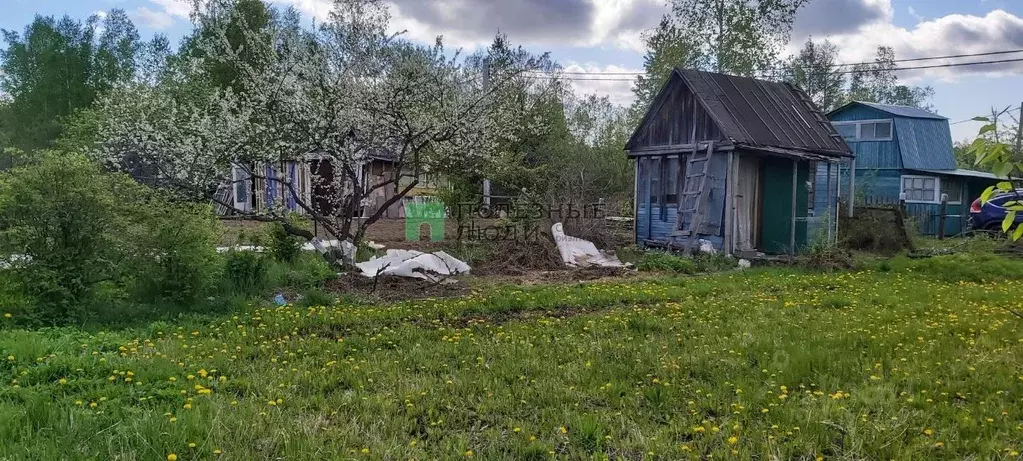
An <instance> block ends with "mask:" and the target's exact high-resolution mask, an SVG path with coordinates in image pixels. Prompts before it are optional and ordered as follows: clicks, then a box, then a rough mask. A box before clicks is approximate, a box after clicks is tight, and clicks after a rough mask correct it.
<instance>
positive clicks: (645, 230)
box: [636, 153, 728, 249]
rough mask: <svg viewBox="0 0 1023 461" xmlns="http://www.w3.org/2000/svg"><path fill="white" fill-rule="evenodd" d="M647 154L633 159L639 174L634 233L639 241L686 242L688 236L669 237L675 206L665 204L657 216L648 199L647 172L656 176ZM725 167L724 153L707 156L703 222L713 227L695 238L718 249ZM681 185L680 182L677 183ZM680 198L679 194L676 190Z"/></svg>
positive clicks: (658, 207) (705, 225)
mask: <svg viewBox="0 0 1023 461" xmlns="http://www.w3.org/2000/svg"><path fill="white" fill-rule="evenodd" d="M650 158H651V157H638V158H637V160H636V165H637V168H639V175H638V181H639V183H638V184H637V188H636V190H637V192H638V194H639V196H638V197H637V198H636V230H637V232H636V236H637V240H638V242H639V243H642V242H643V241H644V240H650V241H656V242H660V243H670V244H671V245H675V246H683V245H685V244H686V243H687V242H688V240H689V239H688V237H680V236H672V235H671V234H672V232H674V230H675V219H676V216H677V215H678V207H677V205H674V204H672V205H668V206H667V209H666V210H665V213H664V219H663V220H662V219H661V207H660V206H659V205H658V204H656V203H652V202H651V199H650V178H651V175H654V174H656V175H660V171H659V170H657V169H656V167H655V166H656V165H657V164H656V163H653V162H650V160H649V159H650ZM727 170H728V154H721V153H718V154H715V155H714V156H713V157H712V158H711V165H710V171H708V180H709V181H710V183H711V190H710V195H709V196H708V197H707V208H706V209H707V215H706V216H707V221H706V222H705V224H704V226H703V227H704V228H708V227H710V228H714V229H716V232H715V233H714V234H710V235H704V234H700V235H699V236H698V238H701V239H705V240H709V241H710V242H711V243H713V244H714V248H717V249H720V248H721V247H722V244H723V242H724V213H725V184H726V181H725V179H726V175H727ZM679 187H680V188H681V181H680V184H679ZM679 198H681V193H679Z"/></svg>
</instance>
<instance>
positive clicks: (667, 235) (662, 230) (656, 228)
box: [636, 153, 838, 251]
mask: <svg viewBox="0 0 1023 461" xmlns="http://www.w3.org/2000/svg"><path fill="white" fill-rule="evenodd" d="M651 158H652V157H638V158H637V159H636V168H639V171H638V175H637V181H638V183H637V185H636V186H637V187H636V191H637V194H638V196H637V197H636V239H637V243H639V244H641V245H642V244H644V243H645V242H656V243H659V244H670V245H672V246H675V247H683V246H684V245H686V244H687V243H688V240H689V238H688V237H683V236H672V235H671V234H672V233H673V232H674V229H675V219H676V216H677V214H678V208H677V205H675V204H671V205H667V207H668V208H667V209H666V210H665V213H664V219H661V207H660V206H659V205H658V204H657V203H653V202H652V201H651V198H650V178H651V177H652V175H654V174H656V175H660V170H659V169H658V168H657V163H656V162H650V159H651ZM765 158H769V157H765ZM784 162H789V160H784ZM802 168H803V169H802V171H803V172H802V173H800V174H801V175H802V176H801V177H802V178H803V179H801V180H800V181H801V183H800V184H803V183H805V181H806V180H807V179H806V178H807V176H805V175H806V174H807V173H806V172H805V171H806V170H805V166H803V167H802ZM832 168H833V169H832V182H831V184H830V186H831V188H832V190H833V191H834V192H833V193H832V201H835V200H837V188H838V183H837V181H838V168H837V166H833V167H832ZM786 171H791V170H789V169H786ZM727 173H728V154H727V153H717V154H715V155H714V156H713V157H712V159H711V167H710V171H709V172H708V174H709V178H708V180H709V181H710V182H711V190H710V194H709V196H708V198H707V200H708V204H707V208H706V209H707V215H706V216H707V221H706V222H705V225H704V228H703V230H704V231H706V230H708V228H709V229H713V233H704V232H701V233H700V234H699V235H698V236H697V238H699V239H705V240H708V241H710V242H711V243H712V244H713V245H714V248H716V249H718V250H720V249H721V248H722V246H723V243H724V229H725V226H724V214H725V196H726V194H727V191H726V190H725V186H726V184H727ZM658 177H659V176H658ZM786 178H789V177H788V176H786ZM789 181H790V182H788V184H790V185H791V179H789ZM815 182H816V183H817V184H818V185H817V186H816V187H817V188H818V189H817V190H818V191H819V193H818V194H817V195H816V196H815V197H814V202H815V203H814V210H815V216H816V217H820V218H826V217H827V215H826V209H827V197H826V195H825V194H824V192H825V190H826V189H825V188H826V187H827V170H826V164H824V163H823V162H820V163H818V170H817V173H816V179H815ZM679 187H681V184H680V185H679ZM782 189H783V190H770V189H768V190H765V191H764V193H767V194H771V193H777V194H781V196H783V199H784V201H785V203H789V202H790V201H791V193H792V189H791V186H787V187H785V188H782ZM801 194H802V195H801V197H802V199H801V200H800V201H799V202H798V203H799V204H800V205H798V206H799V208H797V216H798V218H799V219H800V224H797V238H796V242H797V245H798V247H799V248H803V247H805V246H806V244H807V242H808V239H809V238H811V237H813V236H814V235H813V233H812V231H813V230H814V229H815V227H814V226H816V225H817V224H816V221H814V220H813V218H807V214H808V213H807V211H808V198H807V197H806V195H805V194H806V190H805V188H804V189H802V190H801ZM679 195H680V198H681V193H680V194H679ZM818 202H819V203H820V206H819V207H818V206H817V203H818ZM817 210H820V212H819V213H818V212H817ZM763 219H771V218H770V217H764V218H763ZM784 219H785V221H788V219H789V217H788V215H787V214H786V217H785V218H784ZM804 220H805V221H806V226H803V225H802V222H803V221H804ZM826 231H827V228H826V227H823V228H822V232H825V233H826ZM786 235H788V234H786ZM761 244H762V245H764V243H763V242H761ZM785 247H786V250H785V251H787V247H788V244H787V241H786V243H785Z"/></svg>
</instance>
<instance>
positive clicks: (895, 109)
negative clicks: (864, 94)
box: [828, 101, 948, 120]
mask: <svg viewBox="0 0 1023 461" xmlns="http://www.w3.org/2000/svg"><path fill="white" fill-rule="evenodd" d="M854 104H862V105H864V106H867V107H871V108H874V109H877V110H880V111H883V112H887V113H889V114H892V115H895V116H898V117H909V118H930V119H934V120H948V117H942V116H940V115H938V114H935V113H933V112H929V111H926V110H923V109H920V108H918V107H911V106H898V105H895V104H878V103H876V102H866V101H851V102H849V103H846V104H844V105H842V107H839V108H838V109H835V110H833V111H831V112H829V113H828V115H831V114H834V113H835V112H838V111H840V110H843V109H845V108H846V107H849V106H851V105H854Z"/></svg>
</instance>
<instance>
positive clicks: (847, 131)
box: [835, 123, 856, 141]
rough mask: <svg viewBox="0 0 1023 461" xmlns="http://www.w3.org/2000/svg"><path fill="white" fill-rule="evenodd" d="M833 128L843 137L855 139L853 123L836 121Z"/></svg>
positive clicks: (850, 139) (854, 125)
mask: <svg viewBox="0 0 1023 461" xmlns="http://www.w3.org/2000/svg"><path fill="white" fill-rule="evenodd" d="M835 130H836V131H838V134H840V135H842V137H843V138H845V139H847V140H849V141H853V140H855V139H856V124H855V123H836V124H835Z"/></svg>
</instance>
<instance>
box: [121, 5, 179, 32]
mask: <svg viewBox="0 0 1023 461" xmlns="http://www.w3.org/2000/svg"><path fill="white" fill-rule="evenodd" d="M131 18H132V19H133V20H134V21H136V22H139V23H141V24H145V25H146V26H148V27H150V28H152V29H153V30H166V29H169V28H170V27H171V26H173V25H174V23H175V22H177V19H175V18H174V17H173V16H171V15H169V14H167V13H165V12H163V11H153V10H151V9H149V8H147V7H144V6H140V7H138V8H136V9H135V11H132V12H131Z"/></svg>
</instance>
